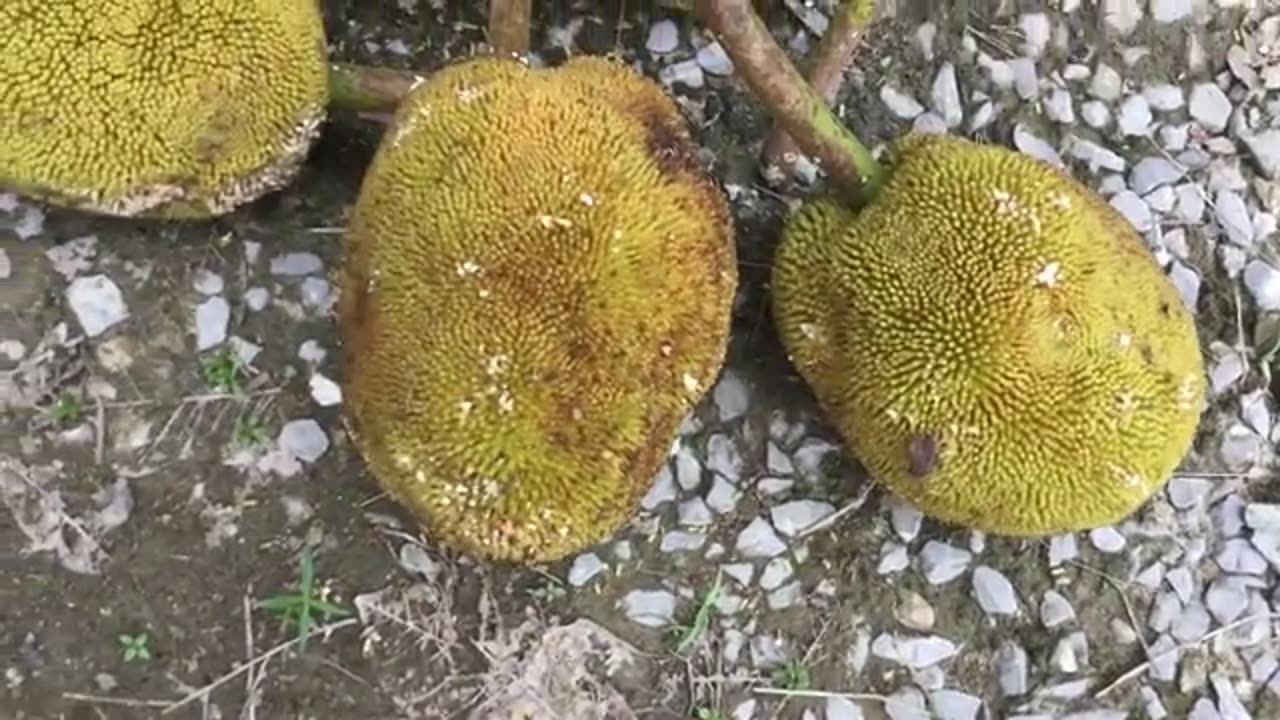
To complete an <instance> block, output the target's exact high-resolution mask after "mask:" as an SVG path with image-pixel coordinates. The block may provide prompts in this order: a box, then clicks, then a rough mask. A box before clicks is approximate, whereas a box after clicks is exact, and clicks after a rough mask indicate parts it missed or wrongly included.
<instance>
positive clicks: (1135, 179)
mask: <svg viewBox="0 0 1280 720" xmlns="http://www.w3.org/2000/svg"><path fill="white" fill-rule="evenodd" d="M1186 174H1187V169H1186V168H1184V167H1181V166H1179V165H1176V164H1174V163H1173V162H1170V161H1169V160H1167V159H1166V158H1163V157H1159V156H1153V157H1145V158H1143V159H1141V160H1139V161H1138V164H1136V165H1134V166H1133V172H1132V173H1131V174H1130V175H1129V184H1130V186H1131V187H1132V188H1133V191H1134V192H1136V193H1138V194H1139V195H1146V194H1147V193H1149V192H1151V191H1152V190H1155V189H1156V188H1158V187H1163V186H1165V185H1172V184H1174V183H1176V182H1178V181H1179V180H1181V179H1182V178H1183V177H1185V176H1186Z"/></svg>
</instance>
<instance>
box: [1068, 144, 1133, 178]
mask: <svg viewBox="0 0 1280 720" xmlns="http://www.w3.org/2000/svg"><path fill="white" fill-rule="evenodd" d="M1070 153H1071V156H1072V157H1074V158H1076V159H1077V160H1082V161H1084V162H1086V163H1088V164H1089V172H1093V173H1096V172H1098V171H1099V170H1110V171H1112V172H1124V168H1125V161H1124V158H1122V157H1120V156H1119V155H1117V154H1115V153H1114V152H1112V151H1110V150H1108V149H1107V148H1104V147H1102V146H1101V145H1099V144H1097V143H1094V142H1091V141H1089V140H1081V139H1079V138H1077V139H1075V140H1074V141H1073V142H1072V143H1071V147H1070Z"/></svg>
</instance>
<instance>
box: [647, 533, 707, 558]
mask: <svg viewBox="0 0 1280 720" xmlns="http://www.w3.org/2000/svg"><path fill="white" fill-rule="evenodd" d="M706 544H707V536H706V535H705V534H704V533H695V532H686V531H684V530H671V531H669V532H667V533H664V534H663V536H662V542H661V543H659V545H658V549H659V550H661V551H662V552H664V553H676V552H696V551H698V550H701V549H702V546H703V545H706Z"/></svg>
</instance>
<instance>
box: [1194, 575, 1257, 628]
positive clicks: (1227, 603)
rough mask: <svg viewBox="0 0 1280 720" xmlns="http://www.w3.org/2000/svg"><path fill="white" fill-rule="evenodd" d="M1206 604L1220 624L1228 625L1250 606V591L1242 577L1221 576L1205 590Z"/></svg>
mask: <svg viewBox="0 0 1280 720" xmlns="http://www.w3.org/2000/svg"><path fill="white" fill-rule="evenodd" d="M1204 604H1205V607H1206V608H1207V609H1208V611H1209V613H1210V614H1212V615H1213V619H1214V620H1216V621H1217V622H1218V624H1219V625H1226V624H1227V623H1229V622H1231V621H1233V620H1235V619H1236V618H1238V617H1240V615H1241V614H1243V613H1244V611H1245V610H1246V609H1247V608H1248V607H1249V593H1248V592H1247V591H1246V590H1245V587H1244V584H1243V583H1242V582H1241V579H1240V578H1237V577H1231V576H1219V577H1216V578H1214V579H1213V582H1210V583H1209V587H1208V588H1207V589H1206V590H1205V591H1204Z"/></svg>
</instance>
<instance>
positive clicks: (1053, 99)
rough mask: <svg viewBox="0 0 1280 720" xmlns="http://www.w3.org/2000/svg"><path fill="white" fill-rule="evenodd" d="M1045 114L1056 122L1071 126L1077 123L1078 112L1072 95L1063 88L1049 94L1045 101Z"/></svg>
mask: <svg viewBox="0 0 1280 720" xmlns="http://www.w3.org/2000/svg"><path fill="white" fill-rule="evenodd" d="M1044 114H1045V115H1046V116H1048V118H1049V119H1050V120H1053V121H1054V122H1059V123H1062V124H1063V125H1071V124H1074V123H1075V121H1076V112H1075V108H1074V106H1073V104H1072V100H1071V93H1069V92H1067V91H1066V90H1063V89H1061V88H1059V89H1056V90H1054V91H1053V92H1051V93H1049V97H1048V98H1047V99H1046V100H1045V101H1044Z"/></svg>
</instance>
